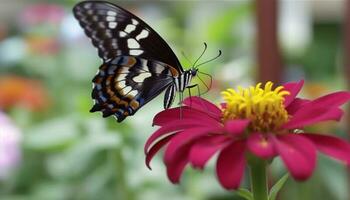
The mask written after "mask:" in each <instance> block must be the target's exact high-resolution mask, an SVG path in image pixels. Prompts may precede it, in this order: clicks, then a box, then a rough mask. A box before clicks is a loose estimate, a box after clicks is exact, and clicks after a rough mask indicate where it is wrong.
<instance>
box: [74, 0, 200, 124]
mask: <svg viewBox="0 0 350 200" xmlns="http://www.w3.org/2000/svg"><path fill="white" fill-rule="evenodd" d="M73 13H74V16H75V17H76V19H78V21H79V23H80V25H81V27H82V28H83V29H84V31H85V33H86V35H87V36H88V37H89V38H90V39H91V41H92V44H93V45H94V46H95V47H96V48H97V49H98V55H99V57H100V58H102V60H103V64H102V65H101V66H100V68H99V71H98V73H97V74H96V76H95V77H94V79H93V90H92V98H93V99H94V102H95V104H94V106H93V107H92V109H91V110H90V111H91V112H96V111H101V112H102V114H103V117H108V116H110V115H113V116H115V117H116V119H117V121H118V122H121V121H123V120H124V119H125V118H126V117H127V116H131V115H133V114H135V113H136V112H137V110H138V109H140V108H141V107H142V106H143V105H145V104H146V103H148V102H149V101H150V100H152V99H153V98H155V97H156V96H158V95H159V94H160V93H161V92H163V91H165V96H164V108H165V109H167V108H169V107H170V106H171V104H172V102H173V100H174V98H175V95H176V93H177V92H181V93H182V92H183V91H184V90H185V89H186V88H187V87H188V86H189V85H190V81H191V79H192V77H193V76H195V75H196V73H197V69H196V68H191V69H189V70H186V71H184V70H183V68H182V66H181V64H180V62H179V61H178V59H177V57H176V56H175V54H174V53H173V51H172V50H171V48H170V47H169V46H168V44H167V43H166V42H165V41H164V40H163V39H162V38H161V37H160V36H159V35H158V34H157V33H156V32H155V31H154V30H153V29H152V28H151V27H150V26H148V25H147V24H146V23H145V22H143V21H142V20H141V19H140V18H138V17H137V16H135V15H133V14H131V13H130V12H128V11H126V10H124V9H123V8H121V7H119V6H117V5H114V4H111V3H109V2H104V1H84V2H80V3H78V4H77V5H76V6H75V7H74V9H73Z"/></svg>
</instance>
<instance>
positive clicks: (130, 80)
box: [91, 56, 177, 122]
mask: <svg viewBox="0 0 350 200" xmlns="http://www.w3.org/2000/svg"><path fill="white" fill-rule="evenodd" d="M176 73H177V71H176V69H174V68H173V67H171V66H169V65H167V64H165V63H162V62H159V61H152V60H146V59H143V58H138V57H134V56H118V57H116V58H115V59H113V60H111V61H109V62H107V63H104V64H103V65H101V67H100V69H99V71H98V73H97V74H96V76H95V77H94V79H93V85H94V86H93V90H92V98H93V99H94V100H95V104H94V106H93V108H92V109H91V112H95V111H102V113H103V117H107V116H110V115H114V116H115V117H116V118H117V120H118V122H121V121H122V120H124V119H125V117H127V116H130V115H133V114H134V113H135V112H136V111H137V110H138V109H139V108H141V107H142V106H143V105H145V104H146V103H147V102H149V101H150V100H152V99H153V98H154V97H156V96H157V95H159V94H160V93H161V92H162V91H164V90H165V89H166V88H167V87H169V86H171V85H172V84H174V81H173V79H174V78H173V77H174V76H177V74H176Z"/></svg>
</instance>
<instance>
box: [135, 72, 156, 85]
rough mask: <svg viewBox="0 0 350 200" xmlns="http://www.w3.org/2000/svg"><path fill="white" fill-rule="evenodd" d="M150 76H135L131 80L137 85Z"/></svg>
mask: <svg viewBox="0 0 350 200" xmlns="http://www.w3.org/2000/svg"><path fill="white" fill-rule="evenodd" d="M150 76H152V74H151V73H141V74H139V75H137V76H135V77H134V78H132V80H133V81H135V82H137V83H142V82H143V81H144V80H145V79H146V78H148V77H150Z"/></svg>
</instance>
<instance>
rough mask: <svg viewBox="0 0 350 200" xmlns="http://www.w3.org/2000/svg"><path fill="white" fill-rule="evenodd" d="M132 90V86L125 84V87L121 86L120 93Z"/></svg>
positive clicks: (123, 93) (124, 93)
mask: <svg viewBox="0 0 350 200" xmlns="http://www.w3.org/2000/svg"><path fill="white" fill-rule="evenodd" d="M131 90H132V88H131V87H130V86H126V87H125V88H123V89H122V90H120V93H121V94H122V95H126V94H128V93H129V92H130V91H131Z"/></svg>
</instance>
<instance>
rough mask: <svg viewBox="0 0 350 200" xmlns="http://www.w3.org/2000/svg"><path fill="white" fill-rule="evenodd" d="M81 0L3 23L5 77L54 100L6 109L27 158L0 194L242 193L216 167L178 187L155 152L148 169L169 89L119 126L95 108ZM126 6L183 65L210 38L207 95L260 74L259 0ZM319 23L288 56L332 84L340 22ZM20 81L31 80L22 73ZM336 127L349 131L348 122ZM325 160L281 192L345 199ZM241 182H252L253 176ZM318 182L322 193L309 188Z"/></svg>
mask: <svg viewBox="0 0 350 200" xmlns="http://www.w3.org/2000/svg"><path fill="white" fill-rule="evenodd" d="M76 2H78V1H76V0H67V1H55V0H51V1H34V0H31V1H26V3H25V5H20V7H21V8H23V9H21V10H18V11H17V13H14V14H16V16H18V18H17V19H14V20H13V21H8V22H6V26H5V27H4V28H0V30H2V31H3V33H1V34H0V36H2V38H0V74H1V76H0V80H3V78H8V77H12V76H14V75H15V76H16V77H23V79H25V80H30V81H34V82H35V83H38V84H39V85H40V88H42V89H43V90H44V91H45V95H46V96H45V97H38V96H36V97H38V98H41V100H43V101H45V102H47V106H46V107H44V108H43V109H40V110H36V109H28V107H26V106H24V105H23V104H22V103H18V102H23V101H22V100H21V101H20V99H21V98H22V97H23V95H19V97H17V99H15V100H16V101H11V102H16V103H14V104H11V105H10V104H9V105H7V106H5V107H2V109H3V111H6V114H7V115H9V116H10V117H11V118H12V119H13V120H14V121H15V122H16V124H17V126H18V127H19V128H20V129H21V130H22V133H23V140H22V141H23V142H22V144H21V146H20V147H19V148H20V149H21V151H22V161H21V163H20V164H19V165H18V166H17V167H14V168H13V170H12V172H11V173H9V174H8V176H7V177H6V178H4V179H2V180H0V199H1V200H2V199H4V200H27V199H29V200H31V199H33V200H38V199H46V200H51V199H52V200H59V199H62V200H63V199H64V200H70V199H72V200H73V199H74V200H80V199H81V200H89V199H91V200H94V199H103V200H109V199H122V200H124V199H125V200H129V199H130V200H136V199H142V200H147V199H159V198H162V197H165V196H166V197H167V199H169V200H180V199H181V200H225V199H237V200H238V199H240V197H238V195H235V194H234V193H231V192H227V191H224V190H223V189H222V188H221V187H220V186H219V185H218V183H217V181H216V180H215V174H214V166H213V164H211V165H210V167H208V169H206V170H205V171H204V172H198V171H193V170H190V169H188V170H186V173H185V175H184V177H183V179H182V182H181V184H180V185H177V186H174V185H172V184H171V183H170V182H169V181H168V180H167V178H166V175H165V169H164V166H163V165H162V164H161V162H162V160H161V159H162V158H156V159H155V161H154V162H153V163H152V167H153V170H152V171H150V170H148V169H147V168H146V166H145V165H144V155H143V144H144V142H145V140H146V138H147V136H149V135H150V134H151V133H152V131H154V130H155V127H151V124H152V118H153V116H154V114H155V113H157V112H159V111H160V110H162V95H160V97H158V98H156V99H155V100H153V101H152V102H150V103H149V104H147V105H146V106H145V107H144V108H142V109H141V110H140V111H138V113H137V114H136V115H135V116H133V117H130V118H128V119H127V120H125V122H123V123H122V124H118V123H116V122H115V120H114V119H113V118H106V119H104V118H102V117H101V116H100V115H99V114H96V113H94V114H90V113H88V110H89V109H90V107H91V105H92V101H91V97H90V92H91V79H92V77H93V76H94V75H95V73H96V71H97V68H98V66H99V65H100V61H99V59H98V56H97V53H96V51H95V49H94V48H93V47H92V45H91V44H90V41H89V40H88V39H87V38H86V37H85V36H84V34H83V32H82V30H81V28H80V27H79V26H78V23H77V22H76V21H75V20H74V18H73V16H72V13H71V9H72V7H73V5H74V4H75V3H76ZM17 3H18V4H21V3H20V2H17ZM119 3H120V5H122V6H124V7H125V8H127V9H129V10H131V11H132V12H135V13H137V15H139V16H140V17H141V18H142V19H145V21H146V22H148V23H149V24H150V25H151V26H152V27H154V29H155V30H157V31H158V32H159V33H160V35H162V36H163V37H164V39H165V40H166V41H168V42H169V44H170V46H171V47H173V49H174V51H175V52H176V54H177V55H178V57H179V59H180V61H181V63H183V65H184V66H185V67H189V66H190V63H189V62H188V61H187V60H186V59H185V58H184V57H183V56H182V55H181V53H180V52H181V51H182V50H183V51H185V53H186V55H187V56H188V57H189V59H190V60H191V62H193V61H194V60H195V59H197V57H198V55H199V54H200V52H201V51H202V49H203V45H202V43H203V42H204V41H205V42H207V43H208V47H209V48H208V51H207V52H206V55H205V56H204V57H205V58H204V59H203V60H207V59H209V58H211V57H214V56H215V55H216V54H217V51H218V49H222V50H223V56H222V57H221V58H219V59H217V60H216V61H213V62H211V63H209V64H206V65H204V66H202V67H201V71H203V72H206V73H209V74H211V75H213V78H214V82H213V86H212V89H211V91H210V92H209V93H208V94H206V96H205V97H207V98H211V99H213V100H215V101H217V102H219V98H220V97H219V91H220V90H221V89H223V88H226V87H227V86H233V87H236V85H237V84H242V85H246V84H247V83H250V82H253V81H254V80H253V77H254V76H253V75H254V72H255V70H254V68H253V66H255V64H254V62H255V60H254V53H255V52H254V48H255V47H254V40H255V39H254V24H255V22H254V17H255V16H254V4H253V2H251V1H218V2H216V1H215V2H214V1H188V2H187V1H179V2H175V1H173V2H152V1H150V2H148V1H147V2H138V1H130V2H129V1H128V2H125V1H123V2H119ZM14 4H15V3H14ZM48 5H54V6H53V7H52V6H48ZM32 6H39V7H40V6H41V9H44V10H45V11H46V12H45V13H46V15H44V14H42V13H41V12H34V11H31V9H32ZM62 10H63V15H62V16H61V17H59V19H58V21H50V20H48V19H49V17H48V16H50V15H51V14H52V13H58V14H59V13H60V12H61V11H62ZM24 12H34V13H32V14H33V15H34V16H35V17H38V18H39V19H40V20H39V21H40V22H31V23H29V22H30V19H26V17H23V16H22V15H21V13H24ZM14 16H15V15H14ZM30 16H32V15H30ZM58 16H60V15H58ZM28 20H29V21H28ZM314 28H315V29H314V31H315V37H314V40H313V42H312V43H311V45H310V46H309V47H308V50H307V51H306V54H305V55H303V56H301V57H298V58H295V57H292V56H289V55H285V57H286V58H288V59H287V61H288V63H298V64H300V65H301V66H304V68H303V69H302V70H303V72H304V73H306V74H307V77H310V78H312V79H317V78H319V77H322V78H326V79H327V80H331V81H333V79H336V78H335V77H337V76H339V74H336V73H338V71H337V70H335V67H334V66H336V64H337V63H336V59H337V51H335V50H337V49H339V43H340V42H339V41H340V40H339V30H338V29H339V24H316V25H314ZM331 81H330V82H331ZM18 84H22V85H23V84H24V85H25V86H28V84H27V82H23V81H21V80H20V81H19V82H18ZM317 84H318V83H317ZM11 85H13V84H11ZM330 87H331V86H330ZM335 87H337V88H338V87H340V86H339V85H336V86H335ZM23 88H24V90H26V89H25V87H23ZM29 90H30V89H29ZM201 90H205V86H203V85H201ZM11 91H12V90H11ZM312 91H314V90H312ZM29 92H30V91H29ZM20 94H23V93H22V92H21V93H20ZM4 95H5V97H8V95H7V94H4ZM305 95H309V94H305ZM44 98H45V99H44ZM46 98H47V99H46ZM25 101H26V103H28V102H27V100H25ZM328 127H329V126H328ZM330 129H332V130H334V129H336V130H335V131H333V132H338V133H340V134H341V135H345V131H344V128H343V127H333V126H331V128H330ZM319 162H322V164H320V165H319V168H318V171H317V173H316V174H315V176H314V177H313V178H312V179H311V180H310V181H307V182H306V183H302V184H299V183H298V184H297V183H295V182H294V181H288V182H287V184H286V187H285V188H283V189H282V191H283V193H282V194H281V199H284V200H288V199H317V198H318V197H321V199H325V198H322V197H327V198H326V199H340V200H343V199H344V197H346V196H347V195H348V194H347V193H346V190H345V189H344V188H346V180H345V178H344V177H345V169H342V168H341V167H340V165H336V164H334V163H333V162H331V161H329V160H327V159H324V158H322V159H320V161H319ZM0 170H1V167H0ZM272 172H273V173H272V177H273V178H274V177H276V180H278V178H277V177H280V175H281V174H283V173H284V171H283V168H282V167H281V164H280V163H279V162H278V161H276V162H275V161H274V162H273V166H272ZM243 186H244V187H249V186H248V185H247V181H245V183H244V184H243ZM320 187H322V190H321V189H319V188H320ZM340 188H342V189H340ZM313 189H315V190H317V191H318V192H310V191H312V190H313ZM316 196H317V197H316ZM296 197H298V198H296Z"/></svg>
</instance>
